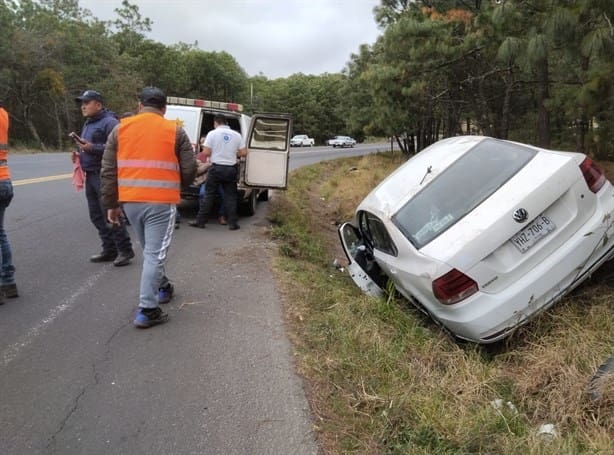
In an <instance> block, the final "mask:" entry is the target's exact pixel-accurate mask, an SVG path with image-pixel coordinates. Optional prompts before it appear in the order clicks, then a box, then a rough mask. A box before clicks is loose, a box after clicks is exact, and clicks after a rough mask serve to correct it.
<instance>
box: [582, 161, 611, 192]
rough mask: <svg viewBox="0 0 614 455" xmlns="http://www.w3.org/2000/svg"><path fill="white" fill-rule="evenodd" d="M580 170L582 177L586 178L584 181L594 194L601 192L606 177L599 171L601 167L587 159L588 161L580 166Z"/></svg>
mask: <svg viewBox="0 0 614 455" xmlns="http://www.w3.org/2000/svg"><path fill="white" fill-rule="evenodd" d="M580 170H581V171H582V175H583V176H584V180H586V184H587V185H588V188H589V189H590V190H591V191H592V192H593V193H596V192H597V191H599V190H600V189H601V187H602V186H603V185H604V184H605V175H604V174H603V171H602V170H601V169H599V167H598V166H597V165H596V164H595V163H594V162H593V160H591V159H590V158H589V157H586V159H585V160H584V161H582V164H580Z"/></svg>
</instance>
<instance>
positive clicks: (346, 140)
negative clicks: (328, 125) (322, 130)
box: [328, 136, 356, 148]
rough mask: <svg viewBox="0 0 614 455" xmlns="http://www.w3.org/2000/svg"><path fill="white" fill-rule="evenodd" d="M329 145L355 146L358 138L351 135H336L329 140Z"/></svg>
mask: <svg viewBox="0 0 614 455" xmlns="http://www.w3.org/2000/svg"><path fill="white" fill-rule="evenodd" d="M328 145H332V146H333V148H335V147H354V146H355V145H356V140H355V139H353V138H351V137H350V136H335V137H334V138H332V139H329V140H328Z"/></svg>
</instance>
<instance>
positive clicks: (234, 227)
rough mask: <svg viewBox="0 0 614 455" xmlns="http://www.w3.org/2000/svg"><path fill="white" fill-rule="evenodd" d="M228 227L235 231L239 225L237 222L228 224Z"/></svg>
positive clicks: (239, 227)
mask: <svg viewBox="0 0 614 455" xmlns="http://www.w3.org/2000/svg"><path fill="white" fill-rule="evenodd" d="M228 229H229V230H231V231H236V230H237V229H241V226H239V225H238V224H237V223H234V224H229V225H228Z"/></svg>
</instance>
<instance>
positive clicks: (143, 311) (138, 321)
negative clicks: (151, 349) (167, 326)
mask: <svg viewBox="0 0 614 455" xmlns="http://www.w3.org/2000/svg"><path fill="white" fill-rule="evenodd" d="M166 321H168V314H166V313H165V312H164V311H162V310H161V309H160V308H139V312H138V313H137V314H136V318H134V326H135V327H138V328H140V329H148V328H149V327H153V326H154V325H158V324H164V323H165V322H166Z"/></svg>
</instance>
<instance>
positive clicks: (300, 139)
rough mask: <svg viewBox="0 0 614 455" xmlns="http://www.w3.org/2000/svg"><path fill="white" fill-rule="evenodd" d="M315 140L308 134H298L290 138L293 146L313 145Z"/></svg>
mask: <svg viewBox="0 0 614 455" xmlns="http://www.w3.org/2000/svg"><path fill="white" fill-rule="evenodd" d="M313 144H314V140H313V138H310V137H309V136H307V135H306V134H297V135H296V136H293V137H292V139H290V145H291V146H292V147H313Z"/></svg>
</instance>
